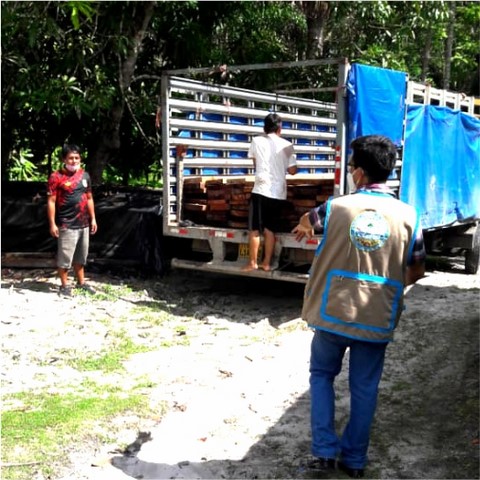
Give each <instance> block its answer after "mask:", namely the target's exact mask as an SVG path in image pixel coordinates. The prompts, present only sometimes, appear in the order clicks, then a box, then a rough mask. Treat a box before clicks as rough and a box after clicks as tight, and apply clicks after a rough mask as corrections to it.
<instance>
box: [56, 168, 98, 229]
mask: <svg viewBox="0 0 480 480" xmlns="http://www.w3.org/2000/svg"><path fill="white" fill-rule="evenodd" d="M91 191H92V183H91V180H90V175H89V174H88V173H87V172H85V170H82V169H79V170H78V171H77V172H75V173H74V174H71V175H69V174H68V173H67V172H66V171H65V170H59V171H57V172H54V173H52V174H51V175H50V178H49V179H48V186H47V195H49V196H50V195H54V196H55V197H56V202H55V205H56V209H55V222H56V224H57V225H58V227H59V228H71V229H76V228H85V227H88V226H89V225H90V215H89V214H88V208H87V194H88V193H90V192H91Z"/></svg>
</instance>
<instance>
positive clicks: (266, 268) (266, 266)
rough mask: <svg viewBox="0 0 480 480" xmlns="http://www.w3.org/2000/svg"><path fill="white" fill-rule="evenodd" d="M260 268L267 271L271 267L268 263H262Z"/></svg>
mask: <svg viewBox="0 0 480 480" xmlns="http://www.w3.org/2000/svg"><path fill="white" fill-rule="evenodd" d="M260 268H261V269H262V270H264V271H265V272H269V271H270V270H271V269H272V267H270V265H264V264H262V265H260Z"/></svg>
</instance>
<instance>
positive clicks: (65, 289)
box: [58, 285, 73, 297]
mask: <svg viewBox="0 0 480 480" xmlns="http://www.w3.org/2000/svg"><path fill="white" fill-rule="evenodd" d="M58 294H59V295H62V296H64V297H72V296H73V292H72V289H71V288H70V287H69V286H67V285H65V286H63V285H62V286H61V287H60V288H59V289H58Z"/></svg>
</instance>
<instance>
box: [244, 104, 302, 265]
mask: <svg viewBox="0 0 480 480" xmlns="http://www.w3.org/2000/svg"><path fill="white" fill-rule="evenodd" d="M281 129H282V119H281V118H280V116H279V115H278V114H276V113H270V114H268V115H267V116H266V117H265V120H264V127H263V131H264V132H265V134H264V135H259V136H257V137H254V138H253V139H252V143H251V144H250V149H249V151H248V157H249V158H252V159H253V165H254V167H255V184H254V187H253V190H252V197H251V199H250V211H249V218H248V228H249V231H250V233H249V247H250V260H249V262H248V264H247V265H246V266H245V267H244V268H243V269H242V270H243V271H250V270H255V269H257V268H258V263H257V261H258V260H257V257H258V250H259V247H260V234H261V233H263V236H264V248H263V250H264V256H263V261H262V263H261V265H260V268H262V269H263V270H265V271H269V270H270V269H271V266H270V262H271V260H272V255H273V250H274V246H275V230H276V227H277V224H278V220H279V215H280V210H281V206H282V201H284V200H286V198H287V181H286V178H285V176H286V174H287V173H289V174H290V175H295V173H297V162H296V157H295V153H294V151H293V145H292V144H291V143H290V142H289V141H287V140H285V139H284V138H281V137H280V132H281Z"/></svg>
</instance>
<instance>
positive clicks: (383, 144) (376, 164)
mask: <svg viewBox="0 0 480 480" xmlns="http://www.w3.org/2000/svg"><path fill="white" fill-rule="evenodd" d="M351 147H352V150H353V155H352V163H353V165H354V167H355V168H357V167H361V168H363V170H365V173H366V174H367V176H368V178H369V179H370V181H371V182H372V183H373V182H385V181H386V180H387V178H388V177H389V175H390V173H392V170H393V168H394V167H395V160H396V156H397V149H396V147H395V145H394V144H393V142H392V141H391V140H390V139H389V138H388V137H384V136H383V135H365V136H363V137H358V138H356V139H355V140H353V142H352V143H351Z"/></svg>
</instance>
